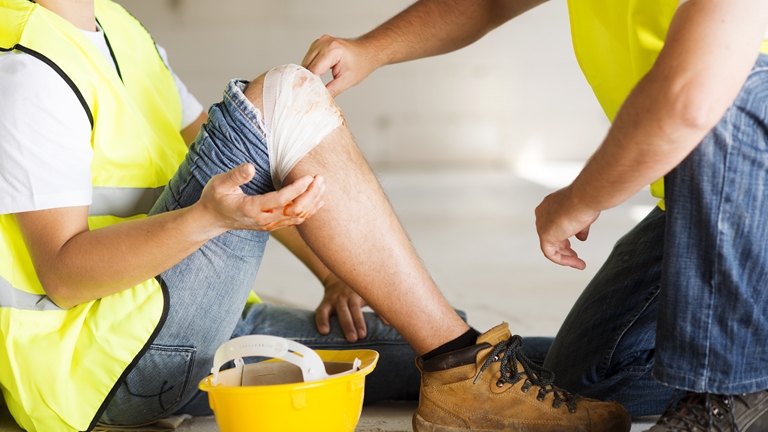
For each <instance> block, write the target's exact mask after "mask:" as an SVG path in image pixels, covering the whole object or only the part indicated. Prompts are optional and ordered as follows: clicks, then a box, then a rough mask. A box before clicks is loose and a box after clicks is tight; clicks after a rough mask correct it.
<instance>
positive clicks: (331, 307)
mask: <svg viewBox="0 0 768 432" xmlns="http://www.w3.org/2000/svg"><path fill="white" fill-rule="evenodd" d="M323 286H324V287H325V295H324V296H323V300H322V301H321V302H320V305H319V306H318V307H317V309H315V324H316V325H317V331H319V332H320V334H324V335H325V334H328V333H329V332H330V331H331V325H330V323H329V319H330V317H331V316H333V315H336V316H337V317H338V318H339V325H340V326H341V330H342V331H343V332H344V336H345V337H346V338H347V341H349V342H350V343H354V342H357V341H358V340H359V339H363V338H365V335H366V332H367V328H366V326H365V318H364V316H363V311H362V309H363V307H365V306H366V303H365V300H363V298H362V297H360V296H359V295H358V294H357V293H356V292H354V291H353V290H352V288H350V287H349V286H348V285H347V284H345V283H344V282H342V281H341V279H339V278H337V277H336V275H333V274H330V275H329V276H328V277H327V278H326V280H325V281H323ZM381 320H382V321H383V322H384V324H386V325H389V323H388V322H387V321H386V320H384V318H381Z"/></svg>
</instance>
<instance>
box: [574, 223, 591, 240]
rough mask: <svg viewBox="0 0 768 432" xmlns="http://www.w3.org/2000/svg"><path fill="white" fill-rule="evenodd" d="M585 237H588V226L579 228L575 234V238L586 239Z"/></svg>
mask: <svg viewBox="0 0 768 432" xmlns="http://www.w3.org/2000/svg"><path fill="white" fill-rule="evenodd" d="M587 237H589V226H587V227H586V228H584V229H583V230H581V231H580V232H579V233H578V234H576V238H577V239H579V240H581V241H587Z"/></svg>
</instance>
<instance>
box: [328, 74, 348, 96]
mask: <svg viewBox="0 0 768 432" xmlns="http://www.w3.org/2000/svg"><path fill="white" fill-rule="evenodd" d="M347 87H348V86H347V85H345V83H343V82H342V78H334V79H332V80H331V81H330V82H328V84H326V86H325V88H326V89H327V90H328V93H330V94H331V97H332V98H334V99H335V98H336V96H338V95H340V94H341V93H342V92H343V91H344V90H346V89H347Z"/></svg>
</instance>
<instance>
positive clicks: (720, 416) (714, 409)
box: [712, 407, 725, 420]
mask: <svg viewBox="0 0 768 432" xmlns="http://www.w3.org/2000/svg"><path fill="white" fill-rule="evenodd" d="M712 415H713V416H715V418H716V419H718V420H722V419H723V417H725V413H723V412H722V411H721V410H720V409H719V408H717V407H712Z"/></svg>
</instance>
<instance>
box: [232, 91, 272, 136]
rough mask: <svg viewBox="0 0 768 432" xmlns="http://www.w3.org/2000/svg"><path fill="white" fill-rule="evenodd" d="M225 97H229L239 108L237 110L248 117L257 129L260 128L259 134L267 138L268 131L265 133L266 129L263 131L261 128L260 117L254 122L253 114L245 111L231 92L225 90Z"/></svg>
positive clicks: (249, 121)
mask: <svg viewBox="0 0 768 432" xmlns="http://www.w3.org/2000/svg"><path fill="white" fill-rule="evenodd" d="M224 97H225V98H227V99H229V100H230V101H231V102H232V105H234V106H235V108H236V109H237V110H238V111H239V112H240V114H242V115H243V117H245V119H246V120H248V123H250V124H251V126H254V127H255V128H256V129H258V130H259V135H261V136H262V137H264V138H266V133H265V131H263V130H262V129H261V125H260V124H259V122H258V117H257V119H256V122H254V121H253V120H252V119H251V116H250V115H249V114H248V113H246V112H245V111H243V109H242V107H241V106H240V104H239V103H238V101H236V100H235V99H234V98H232V95H230V94H229V92H225V93H224ZM249 103H251V104H252V102H250V101H249ZM254 108H255V107H254Z"/></svg>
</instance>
